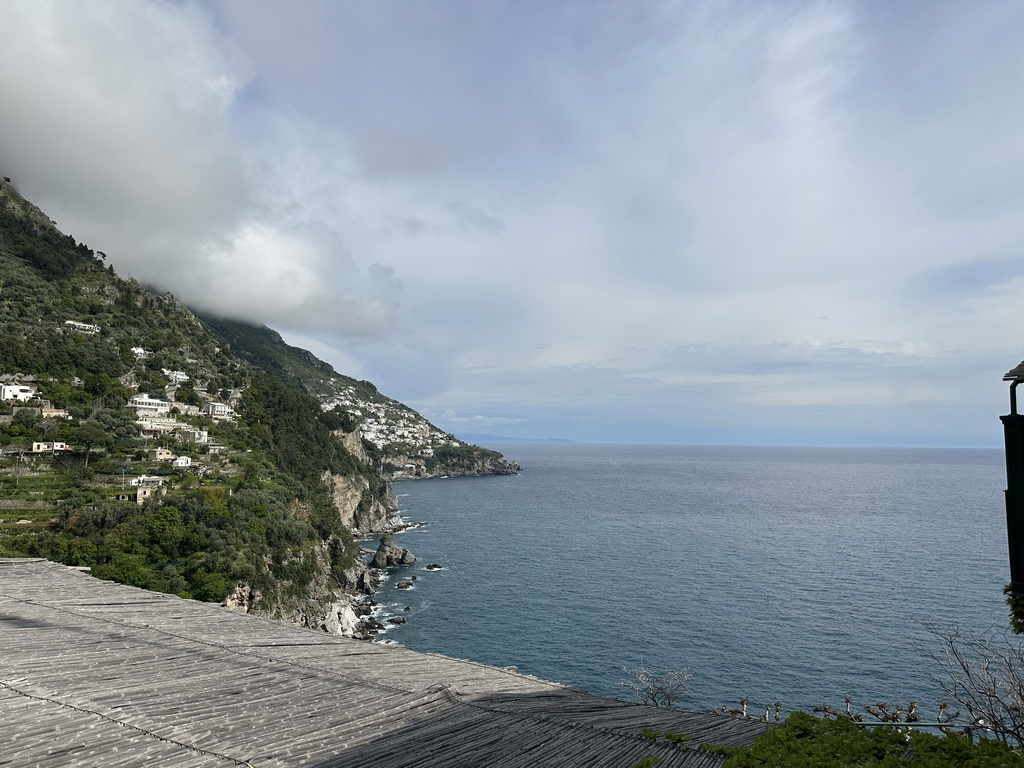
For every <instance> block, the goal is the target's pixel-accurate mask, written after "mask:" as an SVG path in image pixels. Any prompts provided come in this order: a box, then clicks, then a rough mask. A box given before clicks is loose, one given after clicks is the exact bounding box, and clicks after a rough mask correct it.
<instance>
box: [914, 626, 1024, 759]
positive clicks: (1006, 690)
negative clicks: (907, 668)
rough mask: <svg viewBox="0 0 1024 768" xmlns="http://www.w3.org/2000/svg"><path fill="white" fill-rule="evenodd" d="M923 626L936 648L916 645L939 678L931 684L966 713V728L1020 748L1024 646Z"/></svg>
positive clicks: (1023, 727)
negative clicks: (981, 730) (937, 670)
mask: <svg viewBox="0 0 1024 768" xmlns="http://www.w3.org/2000/svg"><path fill="white" fill-rule="evenodd" d="M925 628H926V629H927V630H928V632H930V633H931V635H932V636H933V637H934V638H936V639H937V640H938V645H939V648H938V650H935V649H934V648H932V647H921V648H920V651H921V653H922V654H923V655H924V656H926V657H927V658H930V659H932V660H933V661H935V662H936V663H937V664H938V665H939V667H940V668H941V669H942V671H943V673H944V676H943V677H936V678H935V681H936V682H937V683H938V684H939V686H940V687H941V688H942V690H943V691H945V693H946V694H947V695H949V696H950V697H951V698H952V699H953V700H954V701H956V702H957V703H958V704H959V705H960V706H961V707H963V708H964V709H965V710H966V711H967V717H968V719H969V723H968V725H969V726H974V727H978V726H981V727H983V728H986V729H988V730H990V731H991V732H992V733H994V734H995V736H996V738H998V739H999V740H1000V741H1002V742H1004V743H1006V744H1009V745H1011V746H1015V747H1024V642H1022V641H1020V640H1013V639H1011V638H1010V637H1009V636H1008V635H1003V636H1001V637H1000V638H999V639H994V638H991V637H968V636H966V635H964V634H963V632H962V631H961V629H960V628H959V627H957V626H953V627H949V628H945V629H940V628H939V627H937V626H936V625H935V624H930V623H929V624H925Z"/></svg>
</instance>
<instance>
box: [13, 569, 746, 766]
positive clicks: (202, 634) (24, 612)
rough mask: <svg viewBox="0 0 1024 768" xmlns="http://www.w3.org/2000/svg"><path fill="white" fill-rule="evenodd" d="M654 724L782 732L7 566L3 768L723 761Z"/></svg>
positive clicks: (710, 735)
mask: <svg viewBox="0 0 1024 768" xmlns="http://www.w3.org/2000/svg"><path fill="white" fill-rule="evenodd" d="M644 727H650V728H657V729H660V730H671V731H674V732H681V733H686V734H688V735H690V736H692V737H694V742H693V743H694V744H701V743H713V744H747V743H750V742H752V741H753V739H754V738H756V736H757V735H759V734H760V733H761V732H762V731H763V729H764V727H765V726H764V724H763V723H760V722H758V721H754V720H744V719H740V718H732V717H728V716H719V715H713V714H706V713H695V712H683V711H679V710H671V709H664V708H657V707H649V706H643V705H639V704H628V703H625V702H620V701H616V700H613V699H604V698H600V697H596V696H591V695H589V694H586V693H583V692H581V691H577V690H574V689H571V688H567V687H566V686H563V685H559V684H556V683H551V682H547V681H543V680H539V679H536V678H534V677H530V676H528V675H522V674H518V673H516V672H513V671H510V670H503V669H498V668H495V667H489V666H486V665H483V664H478V663H475V662H471V661H462V660H458V659H451V658H448V657H444V656H438V655H434V654H424V653H418V652H415V651H410V650H408V649H405V648H401V647H396V646H381V645H373V644H370V643H366V642H363V641H358V640H347V639H344V638H338V637H333V636H331V635H327V634H325V633H321V632H315V631H312V630H304V629H300V628H296V627H292V626H288V625H285V624H281V623H278V622H274V621H270V620H267V619H261V618H258V617H254V616H247V615H243V614H237V613H232V612H230V611H227V610H225V609H223V608H220V607H218V606H215V605H212V604H209V603H200V602H195V601H192V600H183V599H181V598H178V597H174V596H172V595H163V594H158V593H154V592H147V591H145V590H141V589H135V588H133V587H126V586H123V585H119V584H114V583H112V582H105V581H100V580H98V579H95V578H93V577H91V576H89V575H87V574H84V573H82V572H81V571H78V570H76V569H73V568H69V567H67V566H62V565H58V564H55V563H50V562H47V561H45V560H28V559H17V560H15V559H8V560H3V559H0V751H2V754H0V765H11V766H40V767H41V768H42V767H45V766H61V768H76V767H77V766H83V767H84V766H90V767H91V766H98V765H102V766H104V767H105V768H114V767H115V766H139V765H144V764H149V763H152V764H154V765H160V766H161V768H177V767H178V766H181V767H182V768H184V767H186V766H188V767H191V766H213V765H232V764H234V765H242V766H244V765H252V766H258V767H260V768H262V767H264V766H280V767H282V768H283V767H284V766H288V767H293V766H316V767H318V768H319V767H324V768H326V766H374V767H379V768H399V767H405V766H408V767H412V766H417V767H422V768H429V767H431V766H438V767H439V768H441V767H443V768H451V767H454V766H474V767H475V766H505V767H508V768H513V767H515V768H520V767H521V768H535V767H537V766H549V765H550V766H559V768H573V766H586V768H601V767H602V766H608V767H609V768H612V767H614V768H628V766H631V765H632V764H633V763H634V762H636V761H637V760H640V759H641V758H644V757H648V756H651V755H657V756H659V757H661V758H662V760H663V762H662V763H661V765H663V766H666V767H669V766H687V768H702V767H703V766H709V767H710V766H717V765H720V762H721V761H720V758H719V757H718V756H716V755H711V754H708V753H706V752H704V751H702V750H700V749H697V748H691V749H688V750H686V751H678V750H676V749H675V748H674V747H668V746H664V745H656V744H653V743H652V742H650V741H648V740H644V739H642V738H641V737H640V729H641V728H644Z"/></svg>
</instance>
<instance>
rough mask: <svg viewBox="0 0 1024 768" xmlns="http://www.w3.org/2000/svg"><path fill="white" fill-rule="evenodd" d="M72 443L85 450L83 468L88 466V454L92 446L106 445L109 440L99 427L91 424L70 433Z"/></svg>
mask: <svg viewBox="0 0 1024 768" xmlns="http://www.w3.org/2000/svg"><path fill="white" fill-rule="evenodd" d="M71 434H72V437H71V439H72V441H73V442H75V443H78V444H79V445H81V446H83V447H84V448H85V466H87V467H88V466H89V453H90V452H91V451H92V448H93V446H94V445H108V444H109V442H110V438H109V437H108V436H107V433H106V432H104V431H103V430H102V429H100V428H99V427H96V426H93V425H91V424H86V425H84V426H81V427H78V428H77V429H75V430H74V431H73V432H72V433H71Z"/></svg>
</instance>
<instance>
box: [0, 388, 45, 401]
mask: <svg viewBox="0 0 1024 768" xmlns="http://www.w3.org/2000/svg"><path fill="white" fill-rule="evenodd" d="M38 395H39V392H38V391H37V390H36V388H35V387H29V386H27V385H25V384H3V385H0V400H17V401H19V402H22V403H24V402H27V401H28V400H32V399H33V398H35V397H37V396H38Z"/></svg>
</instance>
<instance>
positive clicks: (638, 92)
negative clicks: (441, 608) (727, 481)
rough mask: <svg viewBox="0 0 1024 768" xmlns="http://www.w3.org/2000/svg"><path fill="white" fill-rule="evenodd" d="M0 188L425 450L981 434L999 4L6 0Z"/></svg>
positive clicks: (1009, 101)
mask: <svg viewBox="0 0 1024 768" xmlns="http://www.w3.org/2000/svg"><path fill="white" fill-rule="evenodd" d="M0 30H2V31H3V38H4V44H3V46H2V47H0V172H2V174H3V175H5V176H11V177H12V178H13V179H14V180H15V182H16V183H17V184H18V187H19V189H20V190H21V191H22V193H23V194H25V195H26V196H27V197H29V198H30V199H31V200H33V201H34V202H36V203H37V204H38V205H40V206H41V207H42V208H43V209H44V210H46V211H47V213H49V214H50V216H51V217H52V218H54V219H55V220H56V221H57V223H58V225H59V226H60V227H61V228H62V229H63V230H64V231H66V232H69V233H71V234H73V235H75V237H77V238H78V239H79V240H83V241H85V242H86V243H88V244H89V245H91V246H92V247H93V248H96V249H98V250H103V251H105V252H106V253H107V254H108V255H109V261H110V262H111V263H113V264H114V266H115V268H116V269H117V270H118V272H119V273H121V274H122V275H128V274H130V275H132V276H134V277H136V278H138V279H140V280H143V281H145V282H148V283H150V284H153V285H155V286H157V287H159V288H160V289H161V290H169V291H172V292H173V293H175V294H176V295H177V296H178V297H179V298H180V299H182V300H183V301H185V302H186V303H188V304H190V305H192V306H194V307H196V308H200V309H205V310H208V311H215V312H219V313H221V314H225V315H228V316H232V317H239V318H243V319H248V320H252V321H258V322H261V323H265V324H267V325H270V326H271V327H273V328H275V329H277V330H279V331H280V332H282V334H284V336H285V338H286V339H288V340H289V341H290V342H291V343H294V344H297V345H299V346H303V347H306V348H309V349H311V350H313V351H314V352H315V353H316V354H318V355H319V356H320V357H322V358H323V359H325V360H327V361H328V362H330V363H331V364H332V365H334V366H335V368H336V369H337V370H339V371H340V372H342V373H346V374H348V375H351V376H355V377H357V378H367V379H370V380H371V381H373V382H374V383H375V384H377V386H378V387H379V388H380V390H381V391H382V392H384V393H385V394H388V395H390V396H392V397H395V398H398V399H400V400H402V401H403V402H406V403H408V404H409V405H411V406H412V407H414V408H416V409H417V410H419V411H421V412H422V413H423V414H424V415H426V416H427V417H428V418H431V419H432V420H433V421H434V422H435V423H436V424H437V425H438V426H440V427H442V428H444V429H446V430H449V431H453V432H455V433H457V434H458V433H460V432H462V433H465V432H488V433H492V434H498V435H508V436H530V437H537V438H552V437H560V438H567V439H572V440H578V441H599V442H665V443H737V444H803V445H936V446H998V445H1000V444H1001V431H1000V430H1001V427H1000V424H999V421H998V416H999V414H1001V413H1004V412H1006V411H1007V409H1008V403H1007V400H1008V398H1007V391H1006V389H1007V388H1006V385H1005V384H1003V383H1002V382H1001V381H1000V377H1001V375H1002V373H1003V372H1004V371H1006V370H1008V369H1009V368H1011V367H1013V366H1014V365H1016V364H1017V363H1018V362H1020V361H1021V359H1022V358H1024V302H1022V301H1021V298H1022V296H1024V290H1022V289H1024V97H1022V94H1024V45H1022V44H1021V40H1024V3H1021V2H1019V0H1006V1H1005V2H1004V1H1001V0H976V1H974V2H969V3H968V2H962V0H948V1H943V0H918V1H914V0H908V1H907V2H899V3H887V2H867V1H866V0H861V1H859V2H842V1H837V2H828V1H827V0H826V1H824V2H785V1H784V0H778V1H776V2H772V1H771V0H765V1H764V2H749V1H747V2H730V1H729V0H719V1H717V2H697V1H695V0H686V1H685V2H683V1H682V0H680V1H679V2H657V1H656V0H645V2H635V0H561V1H559V0H505V1H504V2H501V1H499V0H464V1H460V0H376V1H375V2H365V0H358V1H356V0H352V1H348V0H323V1H321V2H318V1H314V0H299V1H291V2H287V3H286V2H260V1H259V0H222V1H220V2H188V1H187V0H182V1H174V2H171V1H170V0H165V1H161V2H155V1H150V0H146V1H143V0H90V2H88V3H83V2H80V1H79V0H56V1H54V0H4V2H3V3H0Z"/></svg>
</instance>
